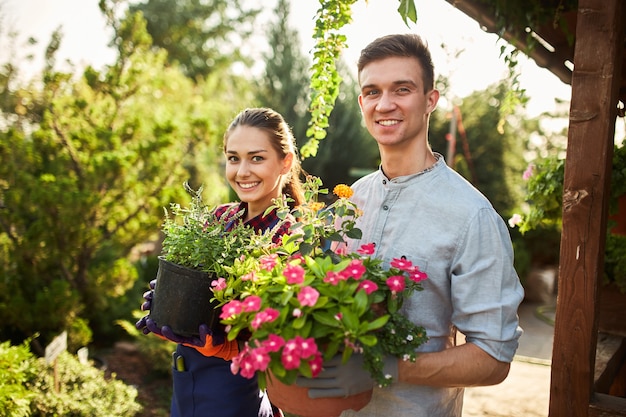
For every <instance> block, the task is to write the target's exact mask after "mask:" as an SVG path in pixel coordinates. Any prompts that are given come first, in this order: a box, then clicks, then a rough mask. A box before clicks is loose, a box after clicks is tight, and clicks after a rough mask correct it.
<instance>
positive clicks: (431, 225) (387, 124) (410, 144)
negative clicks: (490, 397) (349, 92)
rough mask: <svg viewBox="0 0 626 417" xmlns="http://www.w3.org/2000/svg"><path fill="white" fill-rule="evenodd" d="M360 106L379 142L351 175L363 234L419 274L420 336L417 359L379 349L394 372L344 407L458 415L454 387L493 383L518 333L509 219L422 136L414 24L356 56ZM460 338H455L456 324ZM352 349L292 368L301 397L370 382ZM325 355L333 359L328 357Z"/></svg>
mask: <svg viewBox="0 0 626 417" xmlns="http://www.w3.org/2000/svg"><path fill="white" fill-rule="evenodd" d="M358 73H359V84H360V86H361V94H360V96H359V105H360V106H361V111H362V113H363V118H364V120H365V124H366V126H367V129H368V131H369V132H370V134H371V135H372V136H373V137H374V139H375V140H376V142H377V143H378V148H379V151H380V156H381V161H382V162H381V165H380V169H379V170H378V171H377V172H374V173H372V174H370V175H367V176H366V177H364V178H362V179H360V180H359V181H357V182H356V183H355V184H354V185H353V187H352V188H353V190H354V197H353V200H354V201H355V202H356V203H357V204H358V205H359V207H360V208H361V209H362V210H363V216H362V217H361V218H360V219H359V221H358V224H357V227H359V228H360V229H361V230H362V231H363V236H362V239H361V240H360V241H351V242H349V243H348V250H355V249H356V248H358V247H359V245H360V244H362V243H369V242H373V243H375V245H376V253H375V256H376V257H379V258H382V259H383V260H385V262H387V263H388V262H389V261H390V260H391V258H392V257H398V256H400V255H404V256H406V258H407V259H409V260H410V261H412V263H413V264H414V265H418V266H419V267H420V269H421V270H422V271H424V272H426V273H427V274H428V279H427V280H425V281H424V282H423V286H424V291H421V292H418V293H416V294H415V295H414V296H412V298H411V299H409V300H407V302H406V303H405V305H404V307H403V309H404V312H405V313H406V315H407V316H408V317H409V318H410V319H412V320H414V321H415V322H416V323H418V324H419V325H421V326H424V328H425V329H426V333H427V335H428V337H429V341H428V343H426V344H425V345H423V346H422V347H421V348H420V354H419V356H418V358H417V361H416V362H414V363H411V362H408V361H403V360H402V359H397V358H387V359H386V360H385V369H386V372H387V373H389V374H390V375H392V376H393V377H394V381H396V382H395V383H394V384H392V385H391V387H388V388H381V389H378V388H376V389H375V390H374V395H373V397H372V401H371V402H370V403H369V404H368V405H367V406H366V407H365V408H363V409H362V410H360V411H358V412H354V411H345V412H344V413H343V414H342V417H344V416H346V417H347V416H357V415H358V416H360V417H361V416H394V417H404V416H406V417H409V416H410V417H460V416H461V409H462V405H463V388H464V387H468V386H484V385H494V384H498V383H500V382H502V381H503V380H504V379H505V378H506V376H507V374H508V372H509V366H510V362H511V361H512V360H513V356H514V354H515V351H516V350H517V346H518V339H519V337H520V336H521V334H522V330H521V328H520V327H519V322H518V317H517V308H518V306H519V304H520V302H521V301H522V299H523V289H522V286H521V284H520V282H519V279H518V276H517V274H516V272H515V270H514V268H513V250H512V245H511V240H510V236H509V233H508V229H507V227H506V225H505V223H504V221H503V220H502V218H501V217H500V216H499V215H498V213H496V211H495V210H494V209H493V207H492V205H491V204H490V202H489V201H488V200H487V199H486V198H485V197H484V196H483V195H482V194H481V193H480V192H479V191H478V190H476V189H475V188H474V187H473V186H472V185H471V184H470V183H468V182H467V181H466V180H465V179H463V178H462V177H461V176H460V175H458V174H457V173H456V172H455V171H453V170H452V169H450V168H449V167H448V166H447V165H446V163H445V161H444V159H443V156H441V155H440V154H438V153H434V152H433V151H432V150H431V148H430V145H429V143H428V122H429V117H430V114H431V113H432V112H433V111H434V110H435V107H436V106H437V101H438V100H439V92H438V91H437V90H436V89H435V88H434V69H433V63H432V60H431V56H430V52H429V50H428V47H427V46H426V45H425V44H424V42H423V41H422V40H421V38H420V37H419V36H417V35H414V34H403V35H389V36H384V37H382V38H379V39H376V40H375V41H373V42H372V43H371V44H369V45H368V46H367V47H366V48H365V49H364V50H363V51H362V52H361V56H360V59H359V62H358ZM457 329H458V330H459V331H460V332H462V333H463V334H464V335H465V337H466V343H464V344H460V345H456V343H455V340H456V338H455V336H456V330H457ZM359 359H360V358H359V357H358V355H354V356H353V359H351V361H349V362H348V363H347V364H345V365H342V366H333V364H332V363H331V364H329V365H328V366H327V367H326V368H325V370H324V371H323V372H322V373H321V374H320V375H319V377H318V378H314V379H309V380H304V379H299V380H298V384H299V385H304V386H308V387H310V388H311V389H310V391H309V396H311V397H325V396H344V395H350V394H355V393H358V392H361V391H364V390H366V389H368V388H371V386H372V381H371V379H370V378H369V376H368V374H367V373H366V372H365V371H364V370H363V369H362V367H361V366H360V364H359V363H358V362H359ZM333 363H336V362H335V361H333Z"/></svg>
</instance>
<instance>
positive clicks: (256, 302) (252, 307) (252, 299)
mask: <svg viewBox="0 0 626 417" xmlns="http://www.w3.org/2000/svg"><path fill="white" fill-rule="evenodd" d="M261 301H262V300H261V297H259V296H258V295H250V296H248V297H246V298H245V300H243V311H246V312H251V311H259V309H260V308H261Z"/></svg>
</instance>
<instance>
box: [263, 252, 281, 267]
mask: <svg viewBox="0 0 626 417" xmlns="http://www.w3.org/2000/svg"><path fill="white" fill-rule="evenodd" d="M276 259H278V255H277V254H275V253H272V254H271V255H265V256H261V257H260V258H259V262H260V263H261V268H262V269H265V270H266V271H271V270H272V269H274V267H275V266H276Z"/></svg>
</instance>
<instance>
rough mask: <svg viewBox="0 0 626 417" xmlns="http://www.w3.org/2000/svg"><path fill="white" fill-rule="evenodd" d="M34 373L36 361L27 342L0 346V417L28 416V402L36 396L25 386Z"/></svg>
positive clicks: (33, 376) (6, 343)
mask: <svg viewBox="0 0 626 417" xmlns="http://www.w3.org/2000/svg"><path fill="white" fill-rule="evenodd" d="M36 373H37V366H36V360H35V358H34V356H33V354H32V353H30V350H29V349H28V344H27V342H25V343H24V344H22V345H20V346H11V345H10V343H9V342H4V343H2V344H0V417H23V416H29V415H30V413H29V409H30V407H29V406H30V402H31V401H32V400H33V398H34V397H35V396H36V395H37V394H36V393H34V392H31V391H29V389H28V387H27V385H26V384H27V382H28V381H32V380H33V379H34V378H35V375H36Z"/></svg>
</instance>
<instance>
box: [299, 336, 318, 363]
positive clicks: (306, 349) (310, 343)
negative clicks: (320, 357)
mask: <svg viewBox="0 0 626 417" xmlns="http://www.w3.org/2000/svg"><path fill="white" fill-rule="evenodd" d="M295 342H296V343H297V344H299V345H300V347H299V352H300V357H301V358H303V359H304V358H308V357H311V356H313V355H315V354H317V353H319V350H318V348H317V344H316V343H315V339H313V338H312V337H309V338H307V339H304V338H303V337H302V336H296V337H295Z"/></svg>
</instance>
